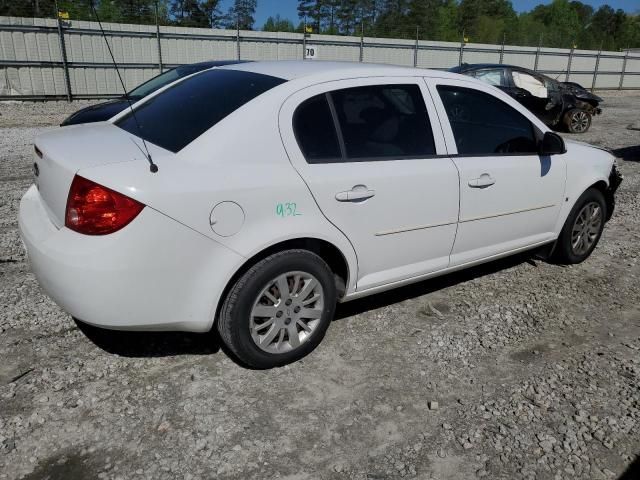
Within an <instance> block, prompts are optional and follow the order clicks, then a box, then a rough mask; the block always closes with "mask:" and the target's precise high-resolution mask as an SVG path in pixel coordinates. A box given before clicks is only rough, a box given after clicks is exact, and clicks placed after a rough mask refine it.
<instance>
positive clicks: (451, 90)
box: [427, 79, 566, 266]
mask: <svg viewBox="0 0 640 480" xmlns="http://www.w3.org/2000/svg"><path fill="white" fill-rule="evenodd" d="M427 82H428V84H429V87H430V89H431V91H432V94H433V97H434V99H435V104H436V109H437V110H438V114H439V116H440V119H441V120H442V124H443V128H444V132H445V139H446V142H447V148H448V150H449V152H450V154H451V157H452V158H453V161H454V162H455V164H456V166H457V167H458V169H459V171H460V220H459V225H458V234H457V236H456V241H455V245H454V247H453V251H452V254H451V265H452V266H456V265H463V264H465V263H468V262H473V261H476V260H480V259H486V258H489V257H491V256H494V255H498V254H501V253H505V252H509V251H512V250H516V249H520V248H524V247H528V246H533V245H536V244H541V243H544V242H547V241H550V240H553V239H554V238H555V233H554V229H555V225H556V220H557V218H558V214H559V211H560V207H561V206H562V203H563V197H564V189H565V177H566V167H565V163H564V159H563V158H562V156H560V155H554V156H552V157H550V156H540V155H538V153H537V151H538V146H537V142H538V141H539V138H540V137H541V135H542V134H541V132H540V130H539V129H538V127H536V126H535V125H534V123H533V122H532V121H531V119H530V118H528V117H527V116H526V115H524V114H523V113H521V112H520V111H519V110H518V108H516V105H517V104H516V103H515V102H514V101H513V100H512V99H511V98H509V97H507V96H505V95H504V94H501V92H498V91H496V90H494V89H492V88H491V87H486V86H484V85H481V84H477V83H475V82H464V81H458V80H449V79H428V80H427Z"/></svg>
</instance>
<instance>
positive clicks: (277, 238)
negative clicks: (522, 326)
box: [19, 62, 621, 368]
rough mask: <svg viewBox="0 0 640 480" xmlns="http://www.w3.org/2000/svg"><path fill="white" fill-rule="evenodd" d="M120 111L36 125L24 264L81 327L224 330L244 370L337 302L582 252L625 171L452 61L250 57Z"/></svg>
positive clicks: (284, 348)
mask: <svg viewBox="0 0 640 480" xmlns="http://www.w3.org/2000/svg"><path fill="white" fill-rule="evenodd" d="M133 108H134V112H133V113H132V111H131V110H130V109H129V110H127V111H124V112H122V113H121V114H118V115H117V116H116V117H114V118H112V119H111V120H109V121H107V122H102V123H94V124H88V125H76V126H69V127H64V128H61V129H58V130H55V131H52V132H48V133H45V134H43V135H41V136H39V137H38V138H37V139H36V141H35V157H34V165H33V171H34V175H35V185H33V186H32V187H31V188H30V189H29V190H28V191H27V193H26V194H25V195H24V197H23V199H22V203H21V205H20V219H19V220H20V231H21V234H22V238H23V240H24V243H25V245H26V248H27V250H28V254H29V258H30V261H31V264H32V267H33V271H34V272H35V275H36V276H37V278H38V280H39V281H40V284H41V285H42V287H43V289H44V290H45V291H46V292H48V294H49V295H50V296H51V297H52V298H53V299H54V300H55V301H56V302H57V303H59V304H60V306H61V307H62V308H63V309H65V310H66V311H67V312H69V313H70V314H71V315H72V316H73V317H75V318H77V319H79V320H81V321H83V322H87V323H90V324H93V325H98V326H101V327H106V328H111V329H136V330H184V331H195V332H204V331H208V330H210V329H212V328H217V330H218V331H219V333H220V337H221V339H222V341H223V342H224V343H225V344H226V345H227V347H228V348H229V350H230V351H231V352H233V354H234V355H235V356H237V358H238V359H239V360H240V361H241V362H242V363H244V364H245V365H248V366H251V367H255V368H268V367H273V366H277V365H282V364H285V363H288V362H291V361H294V360H296V359H299V358H301V357H302V356H304V355H305V354H307V353H308V352H310V351H311V350H312V349H313V348H314V347H316V346H317V345H318V343H319V342H320V340H321V339H322V337H323V335H324V333H325V331H326V329H327V327H328V325H329V323H330V322H331V319H332V317H333V314H334V310H335V306H336V302H345V301H348V300H352V299H355V298H358V297H363V296H365V295H371V294H374V293H377V292H380V291H383V290H388V289H391V288H394V287H398V286H401V285H405V284H408V283H411V282H416V281H420V280H423V279H425V278H429V277H433V276H436V275H442V274H444V273H447V272H451V271H454V270H459V269H462V268H466V267H469V266H471V265H476V264H479V263H481V262H487V261H490V260H493V259H496V258H500V257H504V256H506V255H510V254H513V253H516V252H520V251H523V250H528V249H534V248H538V247H545V248H546V251H547V253H548V254H549V255H551V256H552V257H553V258H555V259H556V260H557V261H560V262H564V263H578V262H581V261H583V260H584V259H586V258H587V257H588V256H589V255H590V254H591V252H592V251H593V249H594V248H595V246H596V244H597V242H598V240H599V238H600V235H601V233H602V229H603V227H604V224H605V221H606V220H608V218H609V217H610V216H611V214H612V211H613V205H614V192H615V189H616V188H617V186H618V184H619V183H620V181H621V178H620V176H619V174H618V173H617V169H616V168H615V166H614V157H613V156H612V155H611V154H610V153H608V152H606V151H604V150H601V149H598V148H595V147H591V146H589V145H586V144H582V143H578V142H570V141H566V142H565V141H563V140H562V138H561V137H559V136H558V135H556V134H555V133H553V132H551V131H550V130H549V129H548V128H547V127H546V126H545V124H544V123H542V122H541V121H540V120H538V118H536V116H535V115H533V114H532V113H530V112H529V111H528V110H526V109H525V108H524V107H522V106H521V105H520V104H519V103H518V102H516V101H515V100H513V99H512V98H511V97H509V96H508V95H507V94H505V93H503V92H501V91H500V90H498V89H496V88H494V87H492V86H489V85H486V84H485V83H482V82H480V81H477V80H475V79H472V78H470V77H464V76H460V75H456V74H451V73H445V72H437V71H429V70H419V69H412V68H402V67H393V66H383V65H366V64H351V63H328V62H326V63H325V62H255V63H246V64H238V65H229V66H225V67H219V68H213V69H210V70H206V71H203V72H200V73H196V74H194V75H192V76H189V77H186V78H185V79H182V80H179V81H176V82H175V83H173V84H171V85H169V86H167V87H165V88H163V89H161V90H159V91H157V92H155V93H154V94H152V95H150V96H148V97H146V98H145V99H143V100H142V101H140V102H137V103H136V104H135V105H134V107H133Z"/></svg>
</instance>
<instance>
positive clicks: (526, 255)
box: [335, 250, 542, 320]
mask: <svg viewBox="0 0 640 480" xmlns="http://www.w3.org/2000/svg"><path fill="white" fill-rule="evenodd" d="M536 253H537V252H536V251H535V250H534V251H528V252H523V253H520V254H516V255H512V256H510V257H506V258H502V259H500V260H494V261H493V262H489V263H484V264H482V265H478V266H476V267H470V268H466V269H464V270H460V271H458V272H454V273H449V274H447V275H442V276H439V277H435V278H431V279H428V280H423V281H421V282H417V283H412V284H410V285H406V286H404V287H399V288H394V289H393V290H388V291H386V292H382V293H377V294H375V295H371V296H368V297H364V298H361V299H358V300H352V301H350V302H346V303H340V304H338V307H337V308H336V315H335V320H340V319H343V318H348V317H351V316H353V315H357V314H360V313H365V312H368V311H370V310H375V309H377V308H382V307H386V306H389V305H393V304H394V303H400V302H403V301H405V300H409V299H412V298H417V297H420V296H422V295H427V294H429V293H433V292H437V291H439V290H443V289H445V288H448V287H452V286H454V285H457V284H459V283H464V282H468V281H469V280H473V279H475V278H479V277H483V276H485V275H490V274H492V273H496V272H499V271H501V270H506V269H507V268H512V267H515V266H517V265H520V264H522V263H525V262H527V263H529V264H531V265H534V266H537V265H538V262H539V261H542V260H540V259H538V258H537V256H536Z"/></svg>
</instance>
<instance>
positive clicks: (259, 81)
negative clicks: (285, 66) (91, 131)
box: [116, 69, 285, 152]
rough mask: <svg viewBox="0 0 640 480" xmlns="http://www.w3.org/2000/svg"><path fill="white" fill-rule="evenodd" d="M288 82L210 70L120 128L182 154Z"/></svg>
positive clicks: (145, 106)
mask: <svg viewBox="0 0 640 480" xmlns="http://www.w3.org/2000/svg"><path fill="white" fill-rule="evenodd" d="M284 82H285V80H283V79H281V78H276V77H270V76H268V75H261V74H258V73H252V72H242V71H237V70H219V69H214V70H207V71H204V72H201V73H198V74H196V75H194V76H192V77H190V78H187V79H186V80H183V81H182V82H179V83H178V84H176V85H174V86H172V87H169V88H168V89H167V90H165V91H164V92H161V93H160V94H158V95H156V96H155V97H153V98H151V99H149V100H148V101H147V102H145V103H144V104H142V105H141V106H140V107H139V108H136V111H135V112H136V118H134V117H133V115H132V114H131V113H129V114H128V115H126V116H124V117H122V118H121V119H120V120H118V121H117V122H116V125H117V126H118V127H120V128H122V129H123V130H126V131H127V132H130V133H132V134H134V135H137V136H138V137H141V138H144V139H145V140H147V141H148V142H151V143H153V144H155V145H158V146H160V147H162V148H164V149H166V150H169V151H172V152H178V151H179V150H182V149H183V148H184V147H186V146H187V145H188V144H189V143H191V142H192V141H193V140H195V139H196V138H198V137H199V136H200V135H202V134H203V133H204V132H206V131H207V130H209V129H210V128H211V127H213V126H214V125H215V124H216V123H218V122H219V121H220V120H222V119H223V118H225V117H226V116H227V115H229V114H231V113H232V112H234V111H235V110H237V109H238V108H240V107H241V106H242V105H244V104H245V103H248V102H250V101H251V100H253V99H254V98H256V97H257V96H258V95H260V94H262V93H264V92H266V91H267V90H270V89H272V88H273V87H276V86H277V85H280V84H281V83H284ZM136 119H137V122H136ZM138 125H139V126H138Z"/></svg>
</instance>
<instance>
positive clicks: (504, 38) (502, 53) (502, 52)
mask: <svg viewBox="0 0 640 480" xmlns="http://www.w3.org/2000/svg"><path fill="white" fill-rule="evenodd" d="M506 40H507V34H506V33H503V34H502V47H500V61H499V62H498V63H502V61H503V60H504V42H505V41H506Z"/></svg>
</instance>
